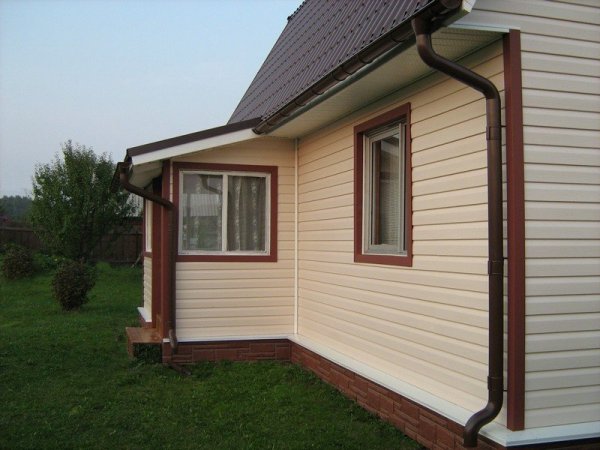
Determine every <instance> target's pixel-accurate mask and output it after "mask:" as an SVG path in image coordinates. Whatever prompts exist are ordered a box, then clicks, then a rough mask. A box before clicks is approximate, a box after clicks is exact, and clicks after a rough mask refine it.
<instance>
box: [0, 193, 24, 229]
mask: <svg viewBox="0 0 600 450" xmlns="http://www.w3.org/2000/svg"><path fill="white" fill-rule="evenodd" d="M30 210H31V198H29V197H22V196H20V195H10V196H7V195H5V196H4V197H2V198H0V220H5V221H6V220H10V221H11V222H17V223H26V222H27V219H28V217H29V211H30Z"/></svg>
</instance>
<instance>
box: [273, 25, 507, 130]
mask: <svg viewBox="0 0 600 450" xmlns="http://www.w3.org/2000/svg"><path fill="white" fill-rule="evenodd" d="M501 36H502V33H499V32H497V31H489V30H479V29H461V28H441V29H440V30H438V31H436V32H435V33H434V34H433V36H432V40H433V48H434V49H435V50H436V52H438V53H439V54H441V55H442V56H445V57H446V58H448V59H451V60H458V59H461V58H463V57H465V56H467V55H469V54H471V53H473V52H475V51H477V50H479V49H481V48H483V47H485V46H487V45H489V44H491V43H492V42H494V41H497V40H498V39H500V37H501ZM374 64H376V62H375V63H374ZM367 68H368V67H367ZM432 72H433V69H431V68H429V67H428V66H426V65H425V63H423V61H422V60H421V58H420V57H419V55H418V53H417V49H416V46H415V45H412V46H411V47H410V48H408V49H407V50H405V51H404V52H402V53H400V54H398V55H396V56H394V57H393V58H391V59H390V60H389V61H387V62H385V63H383V64H381V65H380V66H379V67H377V68H375V69H373V70H372V71H371V72H369V73H367V74H366V75H364V76H362V77H361V74H360V71H359V72H358V73H357V74H355V75H354V76H351V77H349V78H348V79H346V80H345V81H342V82H341V85H343V88H342V89H339V91H338V92H336V93H335V94H333V95H331V96H329V97H327V94H325V96H324V98H325V100H322V99H320V98H318V97H317V99H315V103H316V104H315V105H314V106H312V107H311V108H310V109H305V111H304V112H301V113H300V114H299V115H298V116H296V117H294V118H292V119H291V120H289V121H288V122H287V123H284V124H283V125H282V126H280V127H278V128H277V129H275V130H273V131H272V132H270V133H269V135H271V136H279V137H287V138H295V137H300V136H303V135H306V134H308V133H310V132H312V131H315V130H317V129H319V128H321V127H323V126H325V125H327V124H330V123H332V122H334V121H336V120H338V119H340V118H342V117H344V116H346V115H348V114H350V113H352V112H354V111H357V110H358V109H360V108H363V107H365V106H367V105H369V104H371V103H374V102H376V101H377V100H380V99H382V98H384V97H386V96H388V95H390V94H392V93H394V92H396V91H399V90H400V89H403V88H405V87H407V86H409V85H410V84H412V83H414V82H416V81H417V80H420V79H422V78H424V77H425V76H426V75H429V74H430V73H432ZM352 80H354V81H352ZM333 89H335V88H333ZM317 102H318V103H317Z"/></svg>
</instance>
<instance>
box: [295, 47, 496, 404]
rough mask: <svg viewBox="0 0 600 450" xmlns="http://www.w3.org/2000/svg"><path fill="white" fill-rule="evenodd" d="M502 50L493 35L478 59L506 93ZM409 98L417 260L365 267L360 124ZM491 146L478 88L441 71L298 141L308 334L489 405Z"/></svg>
mask: <svg viewBox="0 0 600 450" xmlns="http://www.w3.org/2000/svg"><path fill="white" fill-rule="evenodd" d="M501 52H502V47H501V44H500V42H496V43H495V44H492V45H491V46H489V47H488V48H486V49H484V50H483V51H480V52H479V53H478V54H477V55H475V56H472V57H471V58H470V61H471V65H474V66H475V70H477V71H478V72H480V73H482V74H483V75H484V76H486V77H491V79H492V80H493V81H494V82H495V83H496V84H497V85H498V86H499V88H500V89H501V90H502V89H503V74H502V71H503V64H502V54H501ZM440 80H443V81H441V82H440ZM406 102H410V103H411V105H412V107H411V114H412V126H411V133H412V138H413V140H412V165H413V211H414V214H413V225H414V228H413V238H414V246H413V250H414V263H413V267H411V268H403V267H392V266H384V265H370V264H357V263H354V262H353V245H354V244H353V223H354V220H353V156H354V149H353V127H354V126H355V125H356V124H358V123H361V122H363V121H365V120H367V119H370V118H372V117H375V116H377V115H379V114H381V113H383V112H385V111H387V110H390V109H392V108H394V107H396V106H399V105H401V104H403V103H406ZM485 148H486V141H485V103H484V101H483V100H482V98H481V96H480V95H479V94H478V93H477V92H475V91H472V90H470V89H468V88H466V87H464V86H463V85H461V84H459V83H458V82H456V81H453V80H447V79H442V78H440V77H439V76H434V77H431V78H430V79H428V80H425V81H421V82H419V83H418V84H416V85H414V86H412V87H409V88H408V89H406V90H404V91H403V92H400V93H397V94H396V95H394V96H393V97H392V98H391V99H387V100H385V101H381V102H379V103H377V104H375V105H373V106H371V107H368V108H366V109H365V110H363V111H359V112H357V113H355V114H353V115H352V116H351V117H350V118H348V119H347V120H343V121H341V122H338V123H336V124H334V125H332V126H329V127H327V128H326V129H323V130H321V131H319V132H317V133H314V134H312V135H310V136H307V137H305V138H303V139H301V140H300V144H299V169H298V170H299V300H298V301H299V315H298V323H299V329H298V333H299V334H300V335H301V336H305V337H307V338H309V339H311V340H313V341H315V342H318V343H320V344H322V345H324V346H327V347H329V348H332V349H334V350H336V351H338V352H340V353H342V354H345V355H347V356H348V357H351V358H355V359H357V360H359V361H361V362H363V363H366V364H368V365H369V366H371V367H373V368H374V369H378V370H380V371H382V372H384V373H386V374H389V375H391V376H393V377H396V378H397V379H399V380H401V381H404V382H408V383H410V384H412V385H413V386H416V387H418V388H420V389H423V390H425V391H427V392H430V393H431V394H434V395H436V396H438V397H439V398H441V399H444V400H447V401H449V402H452V403H455V404H457V405H459V406H462V407H464V408H467V409H469V410H477V409H479V408H481V407H482V406H483V405H484V404H485V400H486V398H487V389H486V376H487V303H488V288H487V284H488V279H487V187H486V186H487V181H486V180H487V179H486V153H485Z"/></svg>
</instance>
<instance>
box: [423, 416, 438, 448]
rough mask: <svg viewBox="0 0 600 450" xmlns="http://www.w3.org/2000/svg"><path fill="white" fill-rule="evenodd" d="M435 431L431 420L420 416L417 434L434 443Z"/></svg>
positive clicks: (434, 425)
mask: <svg viewBox="0 0 600 450" xmlns="http://www.w3.org/2000/svg"><path fill="white" fill-rule="evenodd" d="M435 429H436V424H435V422H432V421H431V420H429V419H427V418H425V417H423V416H421V419H420V421H419V434H420V435H421V436H423V437H425V438H426V439H427V440H428V441H431V442H435V441H436V437H435V431H436V430H435Z"/></svg>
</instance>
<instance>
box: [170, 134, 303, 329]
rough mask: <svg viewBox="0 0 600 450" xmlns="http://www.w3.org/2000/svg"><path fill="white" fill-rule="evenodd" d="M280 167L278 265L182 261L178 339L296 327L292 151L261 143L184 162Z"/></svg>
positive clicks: (280, 143) (274, 142)
mask: <svg viewBox="0 0 600 450" xmlns="http://www.w3.org/2000/svg"><path fill="white" fill-rule="evenodd" d="M181 161H185V162H210V163H223V164H252V165H270V166H272V165H276V166H277V167H278V182H279V185H278V210H279V211H278V212H279V217H278V225H277V226H278V241H277V244H278V259H277V262H178V263H177V275H176V277H177V278H176V285H177V335H178V338H179V339H181V340H186V339H193V340H202V339H203V338H219V337H240V338H243V337H244V336H247V337H260V336H282V335H287V334H290V333H292V332H293V322H294V319H293V318H294V230H295V224H294V198H295V189H294V183H295V176H294V150H293V144H292V143H291V142H290V141H287V140H282V139H260V140H257V141H251V142H249V143H242V144H236V145H232V146H228V147H223V148H218V149H214V150H210V151H206V152H199V153H197V154H194V155H189V156H187V157H185V159H182V160H181Z"/></svg>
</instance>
